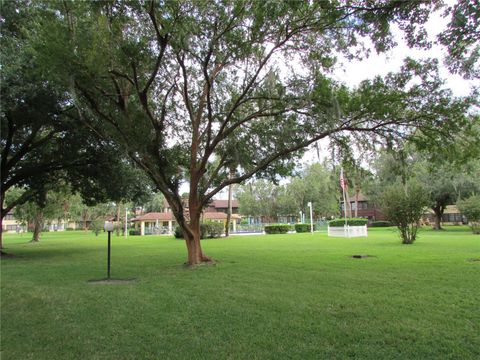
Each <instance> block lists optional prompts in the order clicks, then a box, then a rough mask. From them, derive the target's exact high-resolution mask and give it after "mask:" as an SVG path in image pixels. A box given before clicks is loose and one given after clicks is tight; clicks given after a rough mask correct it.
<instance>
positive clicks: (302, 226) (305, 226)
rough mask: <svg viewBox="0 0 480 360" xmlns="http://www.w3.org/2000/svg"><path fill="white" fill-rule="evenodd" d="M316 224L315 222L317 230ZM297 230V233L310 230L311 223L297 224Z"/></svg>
mask: <svg viewBox="0 0 480 360" xmlns="http://www.w3.org/2000/svg"><path fill="white" fill-rule="evenodd" d="M315 227H316V226H315V224H313V230H315ZM295 231H296V232H297V233H306V232H310V224H295Z"/></svg>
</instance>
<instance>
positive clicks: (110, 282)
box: [87, 279, 137, 285]
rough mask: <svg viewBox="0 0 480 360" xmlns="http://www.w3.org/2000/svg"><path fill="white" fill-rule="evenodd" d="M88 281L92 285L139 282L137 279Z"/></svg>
mask: <svg viewBox="0 0 480 360" xmlns="http://www.w3.org/2000/svg"><path fill="white" fill-rule="evenodd" d="M87 282H88V283H89V284H92V285H127V284H132V283H135V282H137V279H100V280H88V281H87Z"/></svg>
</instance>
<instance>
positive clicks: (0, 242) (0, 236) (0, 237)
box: [0, 212, 4, 255]
mask: <svg viewBox="0 0 480 360" xmlns="http://www.w3.org/2000/svg"><path fill="white" fill-rule="evenodd" d="M2 249H3V212H2V214H1V215H0V255H3V254H4V252H3V251H2Z"/></svg>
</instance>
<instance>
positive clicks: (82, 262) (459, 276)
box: [1, 228, 480, 360]
mask: <svg viewBox="0 0 480 360" xmlns="http://www.w3.org/2000/svg"><path fill="white" fill-rule="evenodd" d="M28 236H29V235H26V234H25V235H6V236H5V238H6V240H5V243H6V248H7V249H6V250H7V252H9V253H12V254H14V255H15V256H14V257H11V258H4V259H2V260H1V263H2V264H1V271H2V272H1V286H2V292H1V326H2V327H1V345H2V356H1V358H2V359H5V360H11V359H22V360H23V359H36V360H39V359H116V360H118V359H345V358H355V359H394V358H395V359H478V358H480V310H479V309H480V261H472V259H479V258H480V236H478V235H477V236H475V235H472V234H470V233H469V231H468V230H467V229H466V228H449V230H447V231H444V232H440V233H436V232H432V231H423V232H421V233H420V238H419V239H418V240H417V242H416V243H415V244H413V245H402V244H401V243H400V240H399V238H398V236H397V235H396V233H395V232H394V230H393V229H371V230H370V235H369V237H368V238H367V239H365V238H357V239H339V238H328V237H327V236H326V234H323V233H321V234H318V233H317V234H314V235H311V234H292V235H268V236H241V237H240V236H238V237H232V238H230V239H215V240H205V241H203V246H204V249H205V252H206V254H207V255H210V256H213V257H214V258H215V259H217V260H218V263H217V264H216V265H215V266H205V267H200V268H197V269H195V270H191V269H186V268H184V267H183V266H182V263H183V262H184V261H185V258H186V249H185V245H184V243H183V241H180V240H175V239H174V238H172V237H143V238H140V237H129V238H128V240H125V239H124V238H117V237H115V236H113V238H112V277H115V278H136V279H137V281H136V282H133V283H130V284H127V285H125V284H123V285H112V284H109V285H98V284H97V285H92V284H89V283H88V282H87V281H88V280H89V279H100V278H102V277H105V274H106V234H101V235H99V237H95V236H94V235H93V234H91V233H83V232H65V233H47V234H44V235H43V239H42V241H41V243H39V244H29V243H27V241H28V240H29V237H28ZM354 254H368V255H372V257H370V258H366V259H352V258H351V255H354Z"/></svg>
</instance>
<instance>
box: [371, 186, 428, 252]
mask: <svg viewBox="0 0 480 360" xmlns="http://www.w3.org/2000/svg"><path fill="white" fill-rule="evenodd" d="M428 203H429V201H428V197H427V194H426V192H425V191H424V189H423V188H422V186H421V185H420V184H418V183H416V182H414V181H410V182H409V183H407V184H406V185H403V184H399V183H397V184H394V185H390V186H388V187H386V188H385V190H384V192H383V193H382V195H381V196H380V206H381V208H382V211H383V213H384V214H385V217H386V218H387V219H388V220H390V221H391V222H392V223H393V224H394V225H395V226H396V227H397V228H398V230H399V231H400V237H401V238H402V243H403V244H412V243H413V242H414V241H415V239H416V238H417V231H418V228H419V226H420V225H419V222H420V218H421V217H422V215H423V211H424V208H425V207H426V206H427V205H428Z"/></svg>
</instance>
